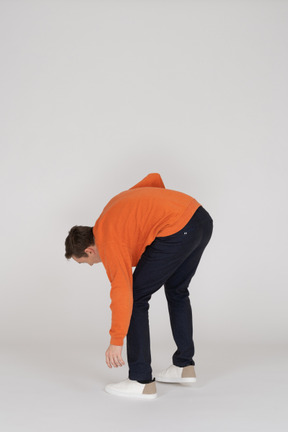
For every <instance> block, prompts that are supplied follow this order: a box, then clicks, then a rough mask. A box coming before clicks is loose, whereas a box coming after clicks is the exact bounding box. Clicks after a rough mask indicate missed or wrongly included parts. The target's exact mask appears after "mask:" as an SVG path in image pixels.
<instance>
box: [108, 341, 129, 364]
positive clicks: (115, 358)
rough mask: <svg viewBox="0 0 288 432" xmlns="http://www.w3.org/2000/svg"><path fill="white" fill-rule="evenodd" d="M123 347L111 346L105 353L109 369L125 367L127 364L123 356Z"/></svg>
mask: <svg viewBox="0 0 288 432" xmlns="http://www.w3.org/2000/svg"><path fill="white" fill-rule="evenodd" d="M121 352H122V346H118V345H109V348H108V349H107V351H106V353H105V357H106V363H107V366H108V367H109V368H112V366H114V367H118V366H123V365H124V364H125V362H124V360H123V359H122V356H121Z"/></svg>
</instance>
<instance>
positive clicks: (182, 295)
mask: <svg viewBox="0 0 288 432" xmlns="http://www.w3.org/2000/svg"><path fill="white" fill-rule="evenodd" d="M198 217H199V222H200V225H201V226H202V228H203V231H202V232H203V235H202V239H201V242H200V244H199V245H198V247H197V248H196V249H195V250H194V251H193V252H192V253H191V254H190V255H189V256H188V258H186V260H185V261H184V262H183V263H182V264H181V266H180V267H178V269H177V270H176V271H175V273H174V274H173V275H172V276H170V278H169V279H168V280H167V281H166V282H165V284H164V289H165V295H166V298H167V302H168V310H169V317H170V324H171V329H172V334H173V338H174V341H175V344H176V346H177V350H176V351H175V353H174V354H173V356H172V363H173V364H174V365H175V366H180V367H184V366H187V365H195V362H194V360H193V357H194V353H195V348H194V341H193V322H192V308H191V304H190V298H189V291H188V286H189V284H190V281H191V279H192V277H193V276H194V274H195V272H196V269H197V267H198V264H199V262H200V259H201V257H202V254H203V252H204V250H205V248H206V246H207V244H208V242H209V240H210V238H211V235H212V231H213V221H212V219H211V218H208V217H207V215H206V214H205V213H204V212H202V210H201V212H200V213H198Z"/></svg>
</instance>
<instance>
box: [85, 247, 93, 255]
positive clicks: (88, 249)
mask: <svg viewBox="0 0 288 432" xmlns="http://www.w3.org/2000/svg"><path fill="white" fill-rule="evenodd" d="M84 252H85V253H87V254H88V255H91V254H93V253H94V249H93V248H92V247H90V246H89V247H87V248H86V249H85V250H84Z"/></svg>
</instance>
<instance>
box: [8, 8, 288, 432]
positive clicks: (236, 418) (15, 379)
mask: <svg viewBox="0 0 288 432" xmlns="http://www.w3.org/2000/svg"><path fill="white" fill-rule="evenodd" d="M287 19H288V2H287V1H272V0H271V1H240V0H239V1H212V0H211V1H207V0H204V1H193V0H192V1H180V0H177V1H176V0H174V1H171V0H170V1H157V0H155V1H152V0H146V1H144V0H143V1H139V0H135V1H132V0H131V1H110V0H107V1H96V0H95V1H92V0H90V1H86V0H81V1H80V0H77V1H76V0H71V1H68V0H67V1H63V0H59V1H52V0H51V1H41V0H39V1H36V0H35V1H27V0H23V1H20V0H19V1H15V0H6V1H4V0H1V1H0V32H1V38H0V41H1V42H0V46H1V81H0V87H1V96H0V97H1V135H0V139H1V186H0V187H1V252H0V253H1V260H0V261H1V303H0V337H1V361H2V363H1V364H2V366H1V380H2V384H1V390H0V391H1V408H0V410H1V414H0V416H1V417H0V422H1V424H2V427H1V430H3V432H11V431H18V430H19V431H21V432H23V431H26V430H27V431H29V432H31V431H34V430H35V431H36V430H37V431H39V432H43V431H45V432H46V431H49V432H50V431H53V432H55V431H58V430H59V431H60V430H61V431H66V430H69V432H70V431H74V430H75V431H76V430H77V431H78V430H79V431H80V430H81V431H82V430H85V431H90V430H91V431H92V430H95V428H96V427H100V429H101V427H102V428H104V427H105V430H110V429H111V430H115V428H117V430H118V431H122V430H123V431H127V430H128V431H129V430H132V429H133V430H135V427H136V430H137V428H138V430H143V431H144V430H147V429H148V428H151V427H152V426H155V427H156V426H157V424H158V423H159V425H162V426H161V427H163V426H164V427H165V428H166V430H174V429H175V427H178V428H181V427H186V426H187V425H189V426H191V427H193V426H195V427H197V430H198V431H202V430H203V431H208V430H215V429H217V428H219V429H221V430H225V429H227V430H230V431H231V430H233V431H238V430H239V431H243V430H245V431H247V430H251V431H252V430H260V429H261V430H262V431H263V430H265V427H267V430H272V428H273V429H274V430H287V419H286V418H285V414H284V405H285V404H284V394H285V393H284V390H285V389H286V390H287V368H286V366H287V364H286V363H287V323H288V320H287V299H288V295H287V240H288V239H287V232H288V230H287V217H288V214H287V213H288V205H287V185H288V178H287V136H288V134H287V118H288V112H287V111H288V110H287V96H288V95H287V89H288V86H287V76H288V60H287V52H288V46H287V45H288V30H287V29H288V20H287ZM152 172H158V173H160V174H161V176H162V179H163V181H164V184H165V186H166V188H169V189H175V190H179V191H182V192H185V193H187V194H189V195H191V196H193V197H195V198H196V199H197V200H198V201H199V202H200V203H201V204H202V205H203V207H204V208H205V209H206V210H208V212H209V213H210V214H211V216H212V218H213V220H214V233H213V236H212V238H211V242H210V244H209V245H208V247H207V249H206V251H205V252H204V255H203V257H202V260H201V262H200V265H199V267H198V270H197V273H196V275H195V277H194V278H193V280H192V282H191V284H190V298H191V303H192V309H193V322H194V337H195V346H196V353H195V363H196V372H197V371H198V376H199V380H198V381H199V384H197V385H198V387H197V386H196V387H194V388H193V389H187V388H185V389H184V388H183V387H181V386H179V385H178V386H177V385H176V386H175V385H174V387H173V386H171V385H170V386H169V385H168V386H167V385H166V387H165V385H164V386H163V384H162V385H161V384H158V385H157V386H158V387H157V388H158V391H159V395H160V396H162V397H159V398H158V399H157V400H155V401H154V402H153V401H151V402H149V404H148V403H147V404H146V403H142V402H140V403H139V404H138V403H134V402H135V401H128V400H125V401H123V399H124V398H119V397H116V396H114V397H113V396H111V395H108V394H107V393H105V392H104V391H103V387H104V385H105V384H106V383H108V382H113V381H120V380H121V379H125V378H126V377H127V373H128V369H127V362H126V365H125V367H123V368H121V369H119V368H118V370H117V369H115V368H113V369H112V370H110V369H108V367H107V366H106V363H105V351H106V349H107V348H108V345H109V342H110V336H109V329H110V323H111V311H110V308H109V305H110V296H109V294H110V284H109V280H108V278H107V275H106V272H105V269H104V267H103V265H102V264H101V263H100V264H97V265H94V266H93V267H90V266H88V265H81V266H79V265H78V264H76V263H75V262H74V261H73V260H71V261H67V260H66V258H65V257H64V253H65V248H64V241H65V238H66V236H67V235H68V231H69V229H70V228H71V227H72V226H73V225H89V226H93V225H94V223H95V221H96V219H97V218H98V216H99V215H100V213H101V211H102V209H103V208H104V206H105V205H106V203H107V202H108V200H110V199H111V198H112V197H113V196H114V195H116V194H118V193H119V192H121V191H123V190H125V189H128V188H130V187H132V186H133V185H134V184H136V183H137V182H138V181H140V180H141V179H142V178H143V177H145V176H146V175H147V174H149V173H152ZM149 314H150V315H149V317H150V333H151V349H152V366H153V370H155V369H156V366H157V369H160V368H164V367H167V366H169V364H171V356H172V354H173V352H174V350H175V345H174V342H173V339H172V335H171V330H170V324H169V316H168V308H167V303H166V299H165V295H164V290H163V288H162V289H160V290H159V291H158V292H157V293H156V294H154V295H153V296H152V299H151V301H150V310H149ZM123 356H124V360H126V343H125V344H124V347H123ZM281 368H282V369H281ZM269 380H270V381H269ZM284 385H285V387H284ZM225 386H227V387H225ZM267 386H268V388H267ZM257 389H258V390H257ZM169 403H170V409H169ZM161 404H163V407H162V405H161ZM185 404H186V405H185ZM131 405H132V406H131ZM148 405H149V406H148ZM156 407H157V408H156ZM183 407H184V408H183ZM181 410H182V411H181ZM183 410H184V411H183ZM113 413H115V416H113V415H112V414H113ZM159 413H160V414H159ZM131 416H132V420H133V421H132V422H131V423H130V426H129V424H128V422H127V417H128V418H129V420H131ZM134 416H135V417H134ZM141 416H142V417H141ZM157 416H158V417H157ZM186 422H187V425H186ZM185 425H186V426H185ZM159 427H160V426H159Z"/></svg>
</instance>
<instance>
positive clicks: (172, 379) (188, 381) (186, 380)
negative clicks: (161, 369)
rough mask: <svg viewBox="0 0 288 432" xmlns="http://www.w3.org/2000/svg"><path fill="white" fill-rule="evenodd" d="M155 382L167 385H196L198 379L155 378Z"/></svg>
mask: <svg viewBox="0 0 288 432" xmlns="http://www.w3.org/2000/svg"><path fill="white" fill-rule="evenodd" d="M155 380H156V381H159V382H166V383H180V384H181V383H194V382H196V378H192V377H191V378H189V377H187V378H165V377H159V378H158V377H157V376H155Z"/></svg>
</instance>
